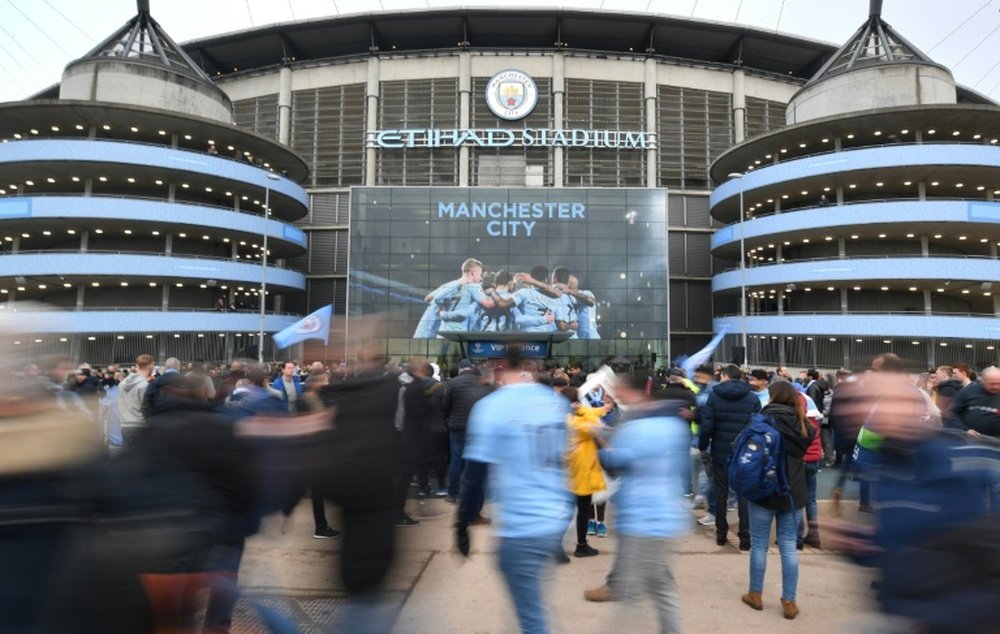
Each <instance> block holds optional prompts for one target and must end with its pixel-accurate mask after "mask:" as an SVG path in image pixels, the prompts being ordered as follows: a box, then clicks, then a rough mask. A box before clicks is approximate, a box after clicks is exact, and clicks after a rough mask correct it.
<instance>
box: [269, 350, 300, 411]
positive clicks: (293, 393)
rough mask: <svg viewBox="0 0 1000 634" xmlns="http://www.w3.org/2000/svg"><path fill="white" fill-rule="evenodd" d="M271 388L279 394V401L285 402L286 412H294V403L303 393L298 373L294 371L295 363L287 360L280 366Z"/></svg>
mask: <svg viewBox="0 0 1000 634" xmlns="http://www.w3.org/2000/svg"><path fill="white" fill-rule="evenodd" d="M271 388H272V389H274V390H277V392H278V393H279V394H281V400H283V401H284V402H285V407H287V408H288V411H289V412H294V411H295V409H296V401H298V399H299V398H300V397H301V396H302V393H303V391H304V388H303V387H302V381H301V380H300V379H299V373H298V372H297V371H296V366H295V361H292V360H291V359H289V360H288V361H285V362H284V363H282V364H281V374H280V375H278V376H277V377H276V378H275V379H274V382H273V383H272V384H271Z"/></svg>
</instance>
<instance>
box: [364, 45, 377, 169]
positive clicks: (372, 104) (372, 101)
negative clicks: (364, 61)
mask: <svg viewBox="0 0 1000 634" xmlns="http://www.w3.org/2000/svg"><path fill="white" fill-rule="evenodd" d="M379 94H380V86H379V61H378V57H375V56H374V55H373V56H371V57H369V58H368V84H367V87H366V88H365V102H366V104H367V106H368V108H367V116H366V121H367V123H368V129H369V130H377V129H378V126H379V120H378V100H379ZM377 152H378V149H377V148H376V147H375V144H374V143H371V144H369V145H368V147H367V148H366V149H365V185H368V186H369V187H371V186H373V185H375V162H376V159H377V158H378V155H377V154H376V153H377Z"/></svg>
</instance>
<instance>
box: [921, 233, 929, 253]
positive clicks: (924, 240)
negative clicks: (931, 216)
mask: <svg viewBox="0 0 1000 634" xmlns="http://www.w3.org/2000/svg"><path fill="white" fill-rule="evenodd" d="M930 254H931V239H930V236H920V255H922V256H924V257H925V258H926V257H928V256H929V255H930Z"/></svg>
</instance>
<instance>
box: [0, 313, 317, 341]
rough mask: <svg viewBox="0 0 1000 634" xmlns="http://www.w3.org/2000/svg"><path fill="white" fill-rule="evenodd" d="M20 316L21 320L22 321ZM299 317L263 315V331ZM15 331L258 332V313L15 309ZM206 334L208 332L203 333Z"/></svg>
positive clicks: (276, 330)
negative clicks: (17, 311)
mask: <svg viewBox="0 0 1000 634" xmlns="http://www.w3.org/2000/svg"><path fill="white" fill-rule="evenodd" d="M21 319H23V321H21ZM299 319H301V317H297V316H294V315H266V316H265V317H264V331H265V332H272V333H273V332H278V331H279V330H283V329H285V328H287V327H288V326H290V325H292V324H294V323H295V322H296V321H298V320H299ZM14 322H15V328H16V331H17V332H24V333H28V334H43V333H56V334H74V333H80V334H95V335H96V334H101V333H115V334H127V333H144V334H145V333H156V332H165V333H175V332H176V333H182V332H185V333H198V332H203V333H216V336H218V335H217V333H220V332H259V331H260V315H259V314H257V313H213V312H192V311H184V310H183V309H181V310H176V311H153V310H135V311H128V310H121V311H115V310H108V311H103V310H95V311H44V312H42V313H30V312H29V313H20V312H19V313H16V317H15V318H14ZM206 336H208V335H207V334H206Z"/></svg>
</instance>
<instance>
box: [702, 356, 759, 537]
mask: <svg viewBox="0 0 1000 634" xmlns="http://www.w3.org/2000/svg"><path fill="white" fill-rule="evenodd" d="M699 410H700V417H701V429H700V435H699V438H698V449H700V450H701V451H703V452H704V451H708V450H709V445H711V450H710V452H711V457H712V481H713V484H714V486H715V499H716V502H715V543H716V544H718V545H719V546H722V545H724V544H726V542H727V541H728V537H727V536H728V534H729V521H728V520H727V519H726V501H727V500H728V499H729V473H728V471H727V469H726V462H727V461H728V460H729V454H731V453H732V451H733V441H734V440H736V437H737V436H738V435H739V434H740V432H741V431H743V428H744V427H746V426H747V425H748V424H749V423H750V417H751V416H752V415H753V414H754V413H756V412H759V411H760V399H758V398H757V395H756V394H754V393H753V392H752V391H751V390H750V384H749V383H747V382H746V381H744V380H743V373H742V371H741V370H740V369H739V368H738V367H737V366H735V365H727V366H726V367H724V368H723V369H722V382H721V383H719V384H718V385H716V386H715V387H714V388H713V389H712V393H711V394H709V395H708V400H707V401H706V402H705V405H704V406H703V407H700V408H699ZM737 507H738V510H739V517H740V520H739V521H740V524H739V532H738V535H739V539H740V550H750V516H749V515H748V513H747V502H746V500H745V499H743V498H739V499H738V500H737Z"/></svg>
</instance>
